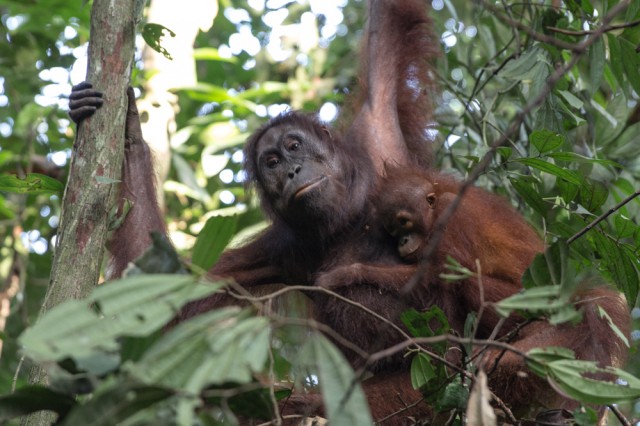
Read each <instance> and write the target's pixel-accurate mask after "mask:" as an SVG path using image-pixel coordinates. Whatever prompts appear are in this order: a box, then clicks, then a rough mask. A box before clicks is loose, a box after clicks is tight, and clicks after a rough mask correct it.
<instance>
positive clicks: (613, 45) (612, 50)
mask: <svg viewBox="0 0 640 426" xmlns="http://www.w3.org/2000/svg"><path fill="white" fill-rule="evenodd" d="M606 36H607V44H608V45H609V56H610V57H611V59H610V61H609V62H608V64H609V66H610V67H611V71H612V72H613V75H614V76H615V77H616V80H618V84H619V85H620V86H621V87H625V81H624V70H623V65H622V62H624V58H623V57H622V50H621V48H620V42H619V41H618V36H617V35H615V34H607V35H606Z"/></svg>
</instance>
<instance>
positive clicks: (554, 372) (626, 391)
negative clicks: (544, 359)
mask: <svg viewBox="0 0 640 426" xmlns="http://www.w3.org/2000/svg"><path fill="white" fill-rule="evenodd" d="M547 368H548V373H547V374H548V379H549V380H550V381H551V383H552V384H553V385H554V387H557V388H559V389H560V390H562V392H564V393H565V394H567V395H569V396H570V397H571V398H574V399H576V400H578V401H581V402H584V403H587V404H599V405H606V404H613V403H618V402H622V401H631V400H633V399H635V398H638V397H640V379H638V378H636V377H635V376H633V375H631V374H629V373H627V372H626V371H623V370H620V369H618V368H613V367H604V368H601V367H598V366H597V364H596V363H595V362H592V361H578V360H559V361H553V362H550V363H549V364H548V365H547ZM596 377H601V378H600V379H596Z"/></svg>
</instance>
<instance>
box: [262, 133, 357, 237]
mask: <svg viewBox="0 0 640 426" xmlns="http://www.w3.org/2000/svg"><path fill="white" fill-rule="evenodd" d="M324 136H325V135H323V134H318V132H315V131H311V130H309V129H305V128H300V127H299V126H292V125H290V124H286V123H285V124H282V125H279V126H274V127H272V128H270V129H269V130H267V131H266V132H265V134H264V135H263V136H262V137H261V138H260V141H259V143H258V146H257V151H256V158H257V165H258V181H259V184H260V185H261V187H262V189H263V191H264V194H265V195H266V196H267V197H268V199H269V200H270V201H271V203H272V206H273V210H274V211H275V212H276V214H277V215H278V216H280V217H281V218H282V219H283V220H284V221H285V222H287V223H289V224H290V225H292V226H312V222H313V221H314V220H323V219H327V217H328V216H331V215H333V214H337V213H338V212H339V211H340V210H344V209H345V206H348V205H349V194H348V193H347V192H348V191H347V190H346V186H345V182H346V171H347V170H349V167H348V166H347V165H345V164H343V161H344V160H341V156H340V155H337V154H336V152H335V148H334V147H333V146H332V145H331V141H330V140H328V138H329V136H328V134H327V135H326V138H327V139H326V140H325V138H324Z"/></svg>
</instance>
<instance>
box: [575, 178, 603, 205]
mask: <svg viewBox="0 0 640 426" xmlns="http://www.w3.org/2000/svg"><path fill="white" fill-rule="evenodd" d="M608 197H609V189H608V188H607V187H606V186H605V185H604V184H603V183H601V182H598V181H592V182H584V184H583V185H581V186H580V204H581V205H582V206H583V207H584V208H585V209H587V210H589V211H590V212H597V211H598V210H599V209H600V207H602V205H603V204H604V203H605V202H606V201H607V198H608Z"/></svg>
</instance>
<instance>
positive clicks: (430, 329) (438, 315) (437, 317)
mask: <svg viewBox="0 0 640 426" xmlns="http://www.w3.org/2000/svg"><path fill="white" fill-rule="evenodd" d="M400 319H401V320H402V323H403V324H404V325H405V327H407V330H408V331H409V333H410V334H411V335H412V336H414V337H433V336H442V335H445V334H447V333H448V332H449V330H450V326H449V320H448V319H447V316H446V315H445V313H444V312H443V311H442V309H440V308H439V307H437V306H432V307H431V308H429V309H428V310H426V311H424V312H418V311H416V310H415V309H413V308H412V309H407V310H406V311H404V312H402V314H400ZM433 347H434V349H438V350H439V351H440V352H441V353H444V352H445V351H446V350H447V342H441V343H435V344H434V345H433Z"/></svg>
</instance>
